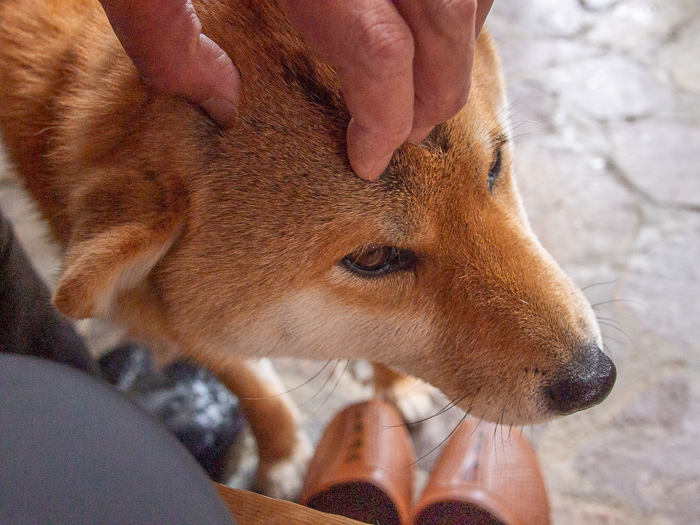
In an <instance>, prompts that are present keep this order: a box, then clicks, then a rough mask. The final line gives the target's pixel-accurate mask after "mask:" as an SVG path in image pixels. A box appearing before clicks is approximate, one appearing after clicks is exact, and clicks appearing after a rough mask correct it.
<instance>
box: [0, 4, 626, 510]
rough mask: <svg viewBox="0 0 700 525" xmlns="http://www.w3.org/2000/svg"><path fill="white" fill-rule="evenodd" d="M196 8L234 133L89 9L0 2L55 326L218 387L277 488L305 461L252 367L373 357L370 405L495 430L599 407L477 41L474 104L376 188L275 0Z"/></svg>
mask: <svg viewBox="0 0 700 525" xmlns="http://www.w3.org/2000/svg"><path fill="white" fill-rule="evenodd" d="M194 3H195V6H196V9H197V13H198V14H199V16H200V19H201V22H202V25H203V28H204V32H205V33H206V34H207V35H208V36H210V37H211V38H212V39H213V40H214V41H215V42H217V43H218V44H219V45H220V46H221V47H222V49H224V51H226V52H227V53H228V55H229V56H230V57H231V58H232V60H233V62H234V64H236V66H237V68H238V69H239V71H240V73H241V77H242V81H243V88H242V92H241V96H240V104H239V106H238V114H237V117H236V121H235V123H234V124H233V126H232V127H230V128H227V129H222V128H220V127H219V126H217V125H216V124H215V123H214V122H213V121H212V120H211V119H210V118H209V117H208V116H207V115H206V114H205V113H204V112H203V111H202V110H201V109H200V108H199V107H197V106H196V105H194V104H192V103H190V102H188V101H187V100H184V99H182V98H179V97H175V96H171V95H166V94H161V93H155V92H151V91H149V90H148V89H146V88H145V87H144V85H143V83H142V82H141V80H140V78H139V75H138V73H137V71H136V69H135V68H134V66H133V65H132V63H131V62H130V60H129V58H128V57H127V56H126V54H125V53H124V51H123V49H122V48H121V46H120V44H119V42H118V41H117V39H116V37H115V36H114V34H113V33H112V30H111V28H110V26H109V24H108V23H107V20H106V17H105V15H104V13H103V12H102V10H101V8H100V6H99V4H98V2H97V0H0V72H1V73H0V75H1V76H0V93H2V95H1V98H0V131H1V132H2V136H3V138H4V141H5V144H6V147H7V151H8V153H9V156H10V159H11V160H12V161H13V163H14V165H15V166H16V168H17V171H18V174H19V176H20V178H21V179H22V180H23V181H24V183H25V185H26V188H27V190H28V191H29V193H30V194H31V195H32V196H33V198H34V200H35V202H36V205H37V207H38V209H39V211H40V212H41V215H42V216H43V218H44V219H45V220H46V222H47V223H48V225H49V228H50V231H51V236H52V237H53V239H54V240H55V241H56V242H57V243H58V244H59V246H60V247H61V250H62V253H63V265H62V268H61V271H60V275H59V278H58V282H57V284H56V288H55V291H54V296H53V300H54V304H55V305H56V307H57V308H58V309H59V310H60V311H61V312H62V313H63V314H65V315H66V316H68V317H71V318H74V319H84V318H93V317H97V318H105V319H109V320H111V321H113V322H116V323H118V324H121V325H124V326H126V327H128V329H129V332H130V334H131V335H132V336H133V337H137V338H140V339H142V340H145V341H147V342H149V343H150V344H151V345H152V346H155V347H157V348H161V349H162V350H163V351H164V352H170V351H176V352H177V353H178V354H179V355H182V356H185V357H187V358H189V359H191V360H193V361H195V362H197V363H200V364H203V365H204V366H206V367H207V368H208V369H209V370H211V371H212V372H214V373H215V374H217V376H218V377H219V378H220V379H221V380H222V381H223V382H224V384H226V386H228V387H229V388H230V389H231V390H232V391H233V392H234V393H235V394H236V395H238V397H239V399H240V400H241V403H242V407H243V409H244V411H245V413H246V417H247V419H248V421H249V423H250V425H251V428H252V430H253V433H254V435H255V437H256V439H257V441H258V446H259V454H260V466H259V473H258V476H259V482H260V484H261V485H262V486H263V489H264V490H265V491H266V492H268V493H270V494H273V495H277V496H280V495H282V496H284V495H289V494H291V493H292V492H293V491H294V488H291V489H290V488H289V487H288V486H286V485H285V483H286V482H285V481H284V480H285V479H288V478H290V477H292V478H293V477H295V476H297V477H298V476H299V473H300V471H301V470H303V465H304V462H305V461H306V459H307V458H308V454H309V447H308V443H307V442H306V441H305V439H304V437H303V435H302V434H300V433H299V431H298V429H297V426H296V416H295V411H294V408H293V407H292V406H291V405H290V404H289V402H288V401H287V400H286V398H285V396H280V395H277V394H279V392H280V391H282V387H281V385H278V384H275V381H274V379H273V380H270V379H267V377H268V375H269V372H270V370H269V369H268V366H267V365H266V364H265V361H259V362H258V361H255V360H254V359H252V360H251V358H259V357H261V356H263V357H266V356H282V355H285V356H296V357H300V358H309V359H317V360H320V359H330V358H339V357H346V358H363V359H368V360H371V361H373V362H376V363H379V364H380V365H378V366H379V368H378V371H377V377H378V383H379V387H380V388H381V389H382V390H383V391H385V392H387V391H388V392H394V393H397V392H400V391H401V387H400V386H401V385H402V384H404V383H405V381H408V380H407V379H406V378H405V377H406V376H415V377H418V378H420V379H422V380H424V381H426V382H428V383H430V384H432V385H434V386H435V387H437V388H439V389H440V390H441V391H442V392H443V393H444V394H445V395H446V396H447V397H448V398H449V399H450V400H452V402H453V403H454V404H456V405H458V406H459V407H461V408H462V409H464V410H465V411H467V412H469V413H471V414H473V415H475V416H478V417H481V418H484V419H487V420H490V421H496V422H499V423H503V424H507V425H522V424H531V423H537V422H542V421H546V420H548V419H551V418H553V417H556V416H560V415H565V414H570V413H572V412H575V411H578V410H582V409H585V408H588V407H590V406H593V405H595V404H597V403H599V402H601V401H602V400H603V399H604V398H605V397H606V396H607V395H608V393H609V392H610V390H611V388H612V386H613V383H614V381H615V375H616V372H615V367H614V365H613V364H612V362H611V361H610V359H609V358H608V357H606V356H605V354H604V353H603V352H602V351H601V348H602V340H601V335H600V330H599V327H598V325H597V322H596V319H595V315H594V314H593V311H592V309H591V307H590V305H589V303H588V302H587V300H586V299H585V297H584V296H583V294H582V293H581V292H580V291H579V290H578V289H577V288H576V286H575V285H574V284H573V283H572V281H571V280H570V279H569V278H568V277H566V275H565V274H564V273H563V271H562V270H561V269H560V267H559V266H558V265H557V264H556V263H555V262H554V261H553V260H552V258H551V257H550V255H549V254H548V253H547V252H546V251H545V250H544V249H543V247H542V246H541V244H540V243H539V242H538V240H537V239H536V237H535V235H534V234H533V232H532V230H531V229H530V227H529V225H528V222H527V219H526V216H525V212H524V210H523V206H522V204H521V200H520V197H519V195H518V192H517V187H516V182H515V179H514V176H513V173H512V150H511V141H510V138H509V135H508V128H507V122H506V117H505V113H506V101H505V94H504V85H503V78H502V73H501V69H500V63H499V59H498V57H497V54H496V50H495V47H494V45H493V43H492V40H491V37H490V36H489V33H488V32H487V31H484V32H483V33H482V35H481V36H480V38H479V40H478V42H477V46H476V51H475V61H474V69H473V81H472V87H471V92H470V98H469V101H468V103H467V105H466V106H465V107H464V108H463V109H462V110H461V111H460V112H459V114H458V115H456V116H455V117H454V118H453V119H451V120H450V121H448V122H446V123H444V124H440V125H438V126H437V127H435V129H434V130H433V131H432V132H431V133H430V135H429V136H428V137H427V138H426V139H425V140H424V141H423V142H422V143H421V144H408V143H407V144H404V145H403V146H402V147H401V148H400V149H399V150H398V151H397V152H396V153H395V154H394V157H393V159H392V161H391V163H390V165H389V167H388V168H387V170H386V171H385V172H384V173H383V175H382V176H381V178H380V179H379V180H378V181H376V182H372V183H370V182H366V181H363V180H361V179H359V178H358V177H357V176H355V175H354V174H353V172H352V170H351V168H350V165H349V162H348V159H347V154H346V143H345V133H346V128H347V124H348V122H349V119H350V115H349V113H348V111H347V107H346V105H345V103H344V101H343V98H342V96H341V92H340V86H339V82H338V78H337V76H336V74H335V72H334V70H333V69H332V68H331V67H329V66H327V65H326V64H324V63H323V62H322V61H321V60H320V59H319V58H318V57H317V56H316V55H315V54H314V53H313V51H312V50H311V49H310V48H309V47H308V46H307V45H306V44H305V43H304V41H303V39H302V38H301V37H300V35H299V34H298V33H297V31H296V30H295V29H294V28H293V27H292V26H291V25H290V24H289V23H288V21H287V20H286V18H285V17H284V15H283V14H282V12H281V11H280V10H279V9H278V8H277V7H276V6H275V4H274V2H273V1H271V0H266V1H258V0H239V1H235V2H234V1H232V0H226V1H215V0H196V1H195V2H194ZM404 374H405V375H406V376H404ZM397 396H398V397H400V393H399V394H397ZM285 487H286V488H285Z"/></svg>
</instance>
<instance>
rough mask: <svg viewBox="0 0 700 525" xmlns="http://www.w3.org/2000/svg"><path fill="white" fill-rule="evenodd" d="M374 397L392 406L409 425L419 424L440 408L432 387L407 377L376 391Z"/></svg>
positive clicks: (435, 392) (437, 395) (436, 394)
mask: <svg viewBox="0 0 700 525" xmlns="http://www.w3.org/2000/svg"><path fill="white" fill-rule="evenodd" d="M376 396H377V397H378V398H379V399H382V400H384V401H386V402H387V403H391V404H392V405H394V406H395V407H396V408H397V409H398V410H399V412H400V413H401V415H402V416H403V418H404V421H406V422H407V423H409V424H412V423H420V422H421V421H424V420H425V419H427V418H429V417H431V416H433V415H435V414H436V413H438V412H439V411H440V409H441V408H442V406H441V405H440V403H439V400H438V397H439V393H438V391H437V390H436V389H435V388H434V387H432V386H430V385H429V384H427V383H424V382H423V381H421V380H420V379H415V378H413V377H408V376H407V377H402V378H400V379H399V380H397V381H394V382H393V383H391V385H390V386H388V387H387V388H382V389H377V391H376Z"/></svg>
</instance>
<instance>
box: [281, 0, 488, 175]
mask: <svg viewBox="0 0 700 525" xmlns="http://www.w3.org/2000/svg"><path fill="white" fill-rule="evenodd" d="M492 3H493V0H478V1H477V0H395V1H393V2H392V1H390V0H357V1H354V2H349V1H333V0H331V1H319V0H281V5H282V8H283V9H284V11H285V12H286V14H287V16H288V17H289V19H290V20H291V22H292V24H294V25H295V26H296V28H297V29H298V30H299V31H301V33H302V34H303V35H304V38H306V40H307V42H308V43H309V44H310V45H311V47H312V48H313V49H314V50H315V51H316V52H317V53H319V55H320V56H321V58H323V59H324V60H326V61H327V62H328V63H330V64H331V65H333V66H335V67H336V68H337V70H338V76H339V78H340V84H341V88H342V90H343V97H344V98H345V101H346V103H347V105H348V110H349V111H350V115H351V116H352V120H351V121H350V124H349V126H348V138H347V140H348V157H349V159H350V164H351V166H352V168H353V170H354V171H355V173H357V175H359V176H360V177H362V178H363V179H366V180H375V179H377V178H378V177H379V176H380V175H381V174H382V172H383V171H384V169H385V168H386V167H387V166H388V164H389V161H390V160H391V156H392V154H393V153H394V150H395V149H396V148H398V147H399V146H400V145H401V144H403V143H404V142H405V141H406V140H409V141H412V142H420V141H421V140H423V139H424V138H425V137H426V136H427V135H428V133H430V131H431V129H432V128H433V127H434V126H435V125H436V124H438V123H440V122H444V121H446V120H448V119H450V118H451V117H453V116H454V115H455V114H457V112H458V111H459V110H460V109H461V108H462V107H463V106H464V104H465V103H466V102H467V97H468V95H469V87H470V85H471V72H472V63H473V61H474V45H475V42H476V39H477V38H478V36H479V32H480V31H481V28H482V26H483V24H484V20H485V19H486V15H487V14H488V12H489V10H490V8H491V4H492Z"/></svg>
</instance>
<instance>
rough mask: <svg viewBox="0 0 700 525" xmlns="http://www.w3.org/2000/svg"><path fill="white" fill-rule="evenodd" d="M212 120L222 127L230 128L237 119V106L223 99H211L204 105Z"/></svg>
mask: <svg viewBox="0 0 700 525" xmlns="http://www.w3.org/2000/svg"><path fill="white" fill-rule="evenodd" d="M202 107H203V108H204V111H206V112H207V113H208V114H209V116H210V117H211V118H213V119H214V120H216V121H217V122H218V123H219V124H220V125H221V126H224V127H230V126H231V125H233V121H234V119H235V117H236V106H235V105H234V104H233V103H232V102H231V101H229V100H226V99H225V98H221V97H211V98H210V99H208V100H207V101H206V102H204V103H203V104H202Z"/></svg>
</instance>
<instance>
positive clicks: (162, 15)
mask: <svg viewBox="0 0 700 525" xmlns="http://www.w3.org/2000/svg"><path fill="white" fill-rule="evenodd" d="M100 2H101V4H102V8H103V9H104V10H105V13H107V18H109V21H110V24H111V25H112V28H113V29H114V32H115V34H116V35H117V37H118V38H119V41H120V42H121V44H122V46H123V47H124V50H125V51H126V53H127V55H129V57H130V58H131V60H132V62H133V63H134V65H135V66H136V68H137V69H138V70H139V73H141V76H142V77H143V80H144V82H145V83H146V85H148V86H150V87H152V88H154V89H156V90H159V91H165V92H168V93H175V94H178V95H182V96H184V97H186V98H188V99H190V100H192V101H194V102H197V103H199V105H200V106H202V108H203V109H204V110H205V111H206V112H207V113H209V115H210V116H211V117H212V118H213V119H214V120H216V121H217V122H218V123H219V124H221V125H222V126H229V125H231V124H232V123H233V119H234V116H235V106H236V102H237V100H238V94H239V92H240V85H241V77H240V74H239V73H238V70H237V69H236V67H235V66H234V65H233V62H231V59H230V58H229V57H228V55H227V54H226V53H224V51H223V50H222V49H221V48H220V47H219V46H218V45H216V44H215V43H214V42H213V41H212V40H211V39H209V38H208V37H206V36H205V35H203V34H202V25H201V23H200V22H199V19H198V18H197V14H196V13H195V10H194V7H193V6H192V2H191V1H190V0H100Z"/></svg>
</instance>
